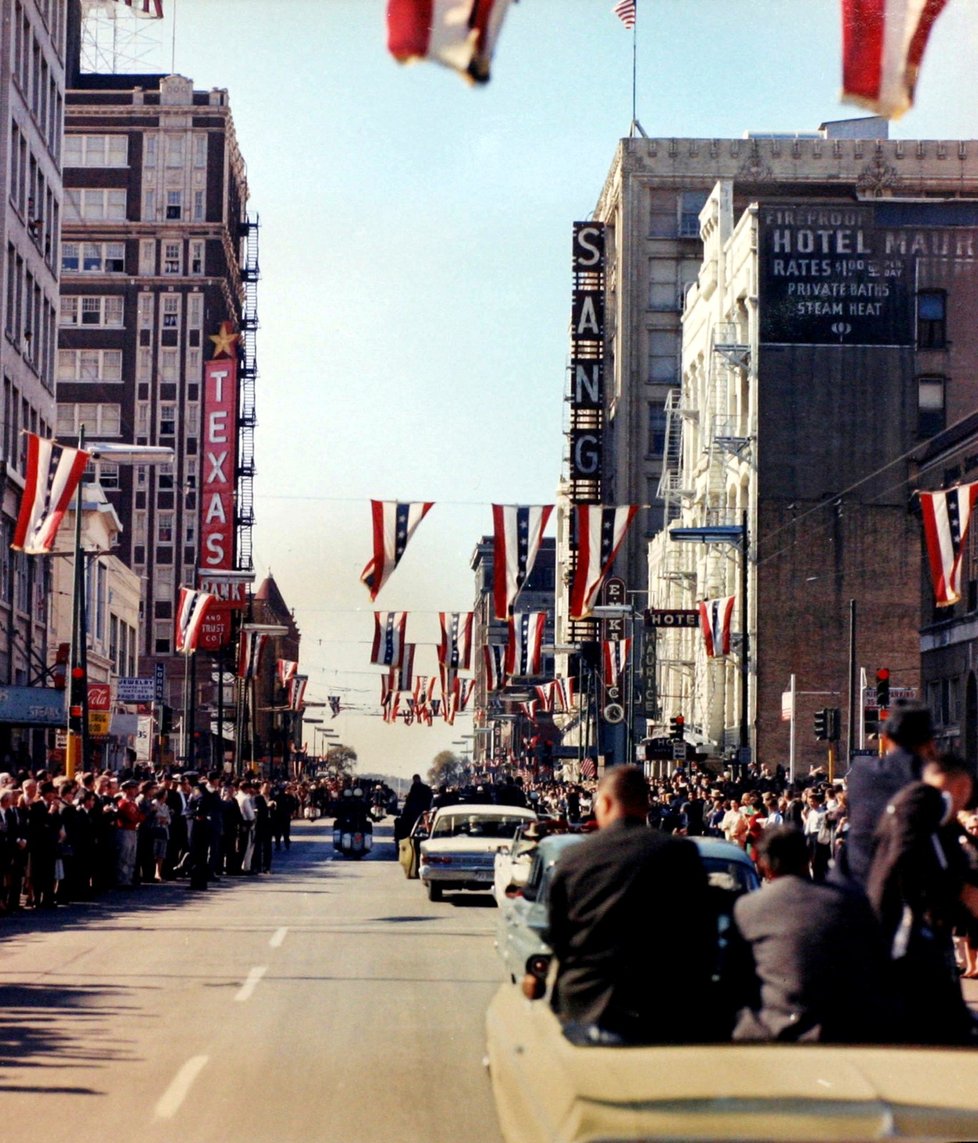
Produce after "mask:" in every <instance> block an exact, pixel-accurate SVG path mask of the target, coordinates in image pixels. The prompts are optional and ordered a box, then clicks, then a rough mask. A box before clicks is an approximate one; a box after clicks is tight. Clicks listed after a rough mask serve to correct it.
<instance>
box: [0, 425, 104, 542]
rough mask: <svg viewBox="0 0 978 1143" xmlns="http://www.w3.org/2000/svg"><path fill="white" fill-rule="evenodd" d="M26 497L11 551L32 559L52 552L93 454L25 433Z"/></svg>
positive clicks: (22, 501)
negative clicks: (59, 529) (72, 499)
mask: <svg viewBox="0 0 978 1143" xmlns="http://www.w3.org/2000/svg"><path fill="white" fill-rule="evenodd" d="M24 436H25V437H26V438H27V466H26V471H25V473H24V495H23V497H22V498H21V501H20V514H19V515H18V517H17V525H16V527H15V528H14V537H13V542H12V543H11V545H10V546H11V547H12V548H13V549H14V550H15V551H22V552H24V553H25V554H26V555H28V556H41V555H45V554H46V553H47V552H50V551H51V548H52V547H53V546H54V541H55V539H56V538H57V535H58V528H59V526H60V524H61V521H62V519H64V514H65V512H66V511H67V510H68V506H69V505H70V503H71V498H72V496H74V494H75V490H76V489H77V488H78V482H79V481H80V480H81V478H82V474H83V473H84V471H85V465H86V464H88V459H89V457H90V455H91V454H90V453H87V452H85V451H84V450H82V449H77V448H67V447H65V446H63V445H59V444H57V443H56V442H55V441H53V440H47V439H46V438H44V437H39V436H38V435H37V433H25V434H24Z"/></svg>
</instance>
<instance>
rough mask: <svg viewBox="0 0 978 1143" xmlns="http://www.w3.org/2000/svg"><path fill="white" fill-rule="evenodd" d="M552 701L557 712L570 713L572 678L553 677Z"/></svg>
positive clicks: (572, 695)
mask: <svg viewBox="0 0 978 1143" xmlns="http://www.w3.org/2000/svg"><path fill="white" fill-rule="evenodd" d="M553 688H554V702H553V709H554V711H555V713H558V714H568V713H570V709H571V706H572V704H573V702H574V680H573V679H554V683H553Z"/></svg>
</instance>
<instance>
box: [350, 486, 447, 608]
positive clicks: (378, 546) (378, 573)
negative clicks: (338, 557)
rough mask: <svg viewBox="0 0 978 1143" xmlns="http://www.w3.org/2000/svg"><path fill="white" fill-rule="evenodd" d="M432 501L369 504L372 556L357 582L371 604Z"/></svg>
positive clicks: (381, 501)
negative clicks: (364, 590)
mask: <svg viewBox="0 0 978 1143" xmlns="http://www.w3.org/2000/svg"><path fill="white" fill-rule="evenodd" d="M433 504H434V501H423V502H416V503H402V502H401V501H399V500H371V501H370V514H371V519H372V520H373V538H374V554H373V558H372V559H371V560H370V562H369V563H368V564H367V566H366V567H365V568H364V569H363V574H362V575H361V576H360V580H361V582H363V583H365V584H366V585H367V590H368V591H369V592H370V598H371V600H374V599H376V598H377V594H378V592H379V591H380V589H381V588H382V587H383V586H384V584H385V583H386V582H387V581H388V579H390V576H391V573H392V572H393V571H394V569H395V568H396V567H397V565H398V564H399V563H400V562H401V557H402V556H403V555H404V549H405V548H406V547H407V544H408V540H410V539H411V537H412V536H413V535H414V531H415V529H416V528H417V526H418V525H419V524H420V523H421V521H422V520H423V519H424V518H425V516H426V515H427V514H428V512H429V511H430V509H431V508H432V506H433Z"/></svg>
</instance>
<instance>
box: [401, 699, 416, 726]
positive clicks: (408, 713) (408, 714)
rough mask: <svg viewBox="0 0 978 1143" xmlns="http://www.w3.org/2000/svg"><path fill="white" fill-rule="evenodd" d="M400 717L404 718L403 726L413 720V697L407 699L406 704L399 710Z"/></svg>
mask: <svg viewBox="0 0 978 1143" xmlns="http://www.w3.org/2000/svg"><path fill="white" fill-rule="evenodd" d="M401 718H403V719H404V725H405V726H411V725H412V723H413V722H414V699H413V698H409V699H408V700H407V706H406V707H405V709H404V710H402V711H401Z"/></svg>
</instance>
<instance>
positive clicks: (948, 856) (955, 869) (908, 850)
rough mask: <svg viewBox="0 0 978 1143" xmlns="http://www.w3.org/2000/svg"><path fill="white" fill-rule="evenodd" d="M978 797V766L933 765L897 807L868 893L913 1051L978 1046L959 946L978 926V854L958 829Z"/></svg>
mask: <svg viewBox="0 0 978 1143" xmlns="http://www.w3.org/2000/svg"><path fill="white" fill-rule="evenodd" d="M974 792H975V769H974V764H973V763H972V762H970V761H966V760H965V759H964V758H961V757H959V756H958V755H956V754H943V755H940V756H938V757H935V758H930V759H928V760H926V761H925V762H924V765H923V769H922V772H921V778H920V781H918V782H912V783H910V784H909V785H907V786H905V787H904V788H903V789H902V790H900V791H899V793H897V794H896V795H895V796H894V797H893V798H892V799H891V800H890V801H889V803H888V804H887V806H886V809H885V811H884V813H883V816H882V817H881V819H880V823H879V826H878V828H877V831H876V839H875V841H876V845H875V850H874V852H873V858H872V862H871V864H870V867H869V875H868V878H867V883H866V892H867V896H868V897H869V901H870V904H871V905H872V906H873V909H874V911H875V912H876V915H877V916H878V917H879V919H880V922H881V924H882V926H883V934H884V938H885V939H886V941H887V946H888V948H889V950H890V956H891V959H892V963H893V973H894V978H895V981H896V983H897V987H898V990H899V993H900V996H901V1000H902V1003H903V1008H904V1011H903V1013H902V1016H903V1020H902V1031H903V1033H904V1034H905V1035H906V1038H907V1039H908V1041H909V1042H912V1043H919V1044H948V1043H950V1044H961V1043H967V1044H975V1043H978V1035H976V1025H975V1022H974V1018H973V1017H972V1015H971V1012H970V1011H969V1009H968V1006H967V1005H966V1004H965V1001H964V997H963V996H962V994H961V984H960V981H959V980H958V971H957V965H956V963H955V959H954V943H953V940H952V937H953V931H954V926H955V924H957V923H958V922H959V921H960V919H961V917H962V916H963V915H969V914H970V915H971V916H973V917H978V853H976V852H975V850H974V849H973V848H972V846H971V844H970V841H969V840H968V838H967V834H966V833H965V830H964V827H963V826H962V825H961V824H960V822H959V821H958V815H959V814H960V813H961V811H962V810H964V809H965V808H966V807H967V806H968V805H969V804H970V802H971V800H972V797H973V795H974Z"/></svg>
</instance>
